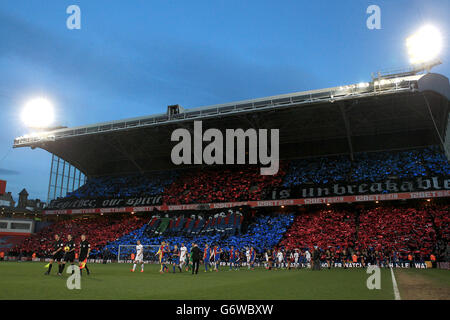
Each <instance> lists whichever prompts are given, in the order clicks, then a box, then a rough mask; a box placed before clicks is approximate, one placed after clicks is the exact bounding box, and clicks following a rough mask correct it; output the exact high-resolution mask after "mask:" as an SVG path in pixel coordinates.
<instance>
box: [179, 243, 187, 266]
mask: <svg viewBox="0 0 450 320" xmlns="http://www.w3.org/2000/svg"><path fill="white" fill-rule="evenodd" d="M186 253H187V248H186V247H185V246H184V243H182V244H181V248H180V268H181V269H183V266H184V265H187V261H186V258H187V256H186Z"/></svg>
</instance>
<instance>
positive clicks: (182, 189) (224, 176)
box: [66, 146, 450, 204]
mask: <svg viewBox="0 0 450 320" xmlns="http://www.w3.org/2000/svg"><path fill="white" fill-rule="evenodd" d="M436 175H437V176H448V175H450V164H449V162H448V161H447V158H446V156H445V155H444V153H443V152H442V151H441V150H440V149H439V147H437V146H430V147H427V148H423V149H417V150H408V151H392V152H371V153H356V154H354V159H353V160H352V161H351V160H350V157H349V156H347V155H342V156H334V157H333V156H330V157H319V158H312V159H301V160H294V161H290V162H283V161H282V162H281V163H280V169H279V171H278V173H277V174H276V175H274V176H271V175H261V174H260V167H259V166H250V165H248V166H240V165H231V166H225V167H223V166H208V167H200V168H192V169H185V170H174V171H166V172H160V173H153V174H149V175H141V174H133V175H125V176H103V177H92V178H90V179H89V180H88V182H87V183H86V184H85V185H83V186H82V187H80V188H79V189H78V190H75V191H73V192H71V193H68V195H67V196H66V198H67V199H85V198H90V199H92V198H122V197H142V196H155V195H163V203H165V204H190V203H212V202H234V201H248V200H264V195H265V194H267V192H270V190H273V189H274V188H277V187H280V186H285V187H292V186H297V185H311V184H316V185H326V184H330V183H345V182H347V183H353V182H381V181H385V180H386V179H388V178H392V177H396V178H414V177H420V176H436ZM383 192H387V190H384V191H383Z"/></svg>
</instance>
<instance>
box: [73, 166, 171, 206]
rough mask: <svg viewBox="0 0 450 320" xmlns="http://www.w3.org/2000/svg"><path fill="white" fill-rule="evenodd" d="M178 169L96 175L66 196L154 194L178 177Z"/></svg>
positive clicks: (160, 191) (96, 196)
mask: <svg viewBox="0 0 450 320" xmlns="http://www.w3.org/2000/svg"><path fill="white" fill-rule="evenodd" d="M176 175H177V173H176V171H167V172H159V173H153V174H152V175H149V176H145V175H140V174H133V175H125V176H103V177H94V178H91V179H89V180H88V182H87V183H86V184H84V185H83V186H81V187H80V188H79V189H77V190H75V191H73V192H70V193H68V194H67V196H66V198H68V199H71V198H78V199H81V198H108V197H132V196H152V195H157V194H160V193H162V192H163V190H164V187H165V186H166V185H169V184H171V183H172V182H173V181H174V179H175V178H176Z"/></svg>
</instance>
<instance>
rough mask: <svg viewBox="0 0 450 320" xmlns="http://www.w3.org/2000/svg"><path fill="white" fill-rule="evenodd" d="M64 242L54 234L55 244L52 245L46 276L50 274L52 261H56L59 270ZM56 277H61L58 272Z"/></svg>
mask: <svg viewBox="0 0 450 320" xmlns="http://www.w3.org/2000/svg"><path fill="white" fill-rule="evenodd" d="M63 248H64V242H63V241H62V240H61V239H60V238H59V235H57V234H55V242H54V243H53V250H54V251H53V253H52V258H51V259H50V263H49V266H48V270H47V272H45V274H46V275H49V274H50V271H52V264H53V262H54V261H56V262H57V263H58V265H59V269H61V260H62V259H63V257H64V250H63ZM58 275H61V273H60V272H58Z"/></svg>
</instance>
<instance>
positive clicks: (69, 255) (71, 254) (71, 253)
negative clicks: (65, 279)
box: [59, 234, 75, 274]
mask: <svg viewBox="0 0 450 320" xmlns="http://www.w3.org/2000/svg"><path fill="white" fill-rule="evenodd" d="M66 247H69V250H68V251H67V252H66V253H65V254H64V259H63V263H62V264H60V265H59V269H60V271H59V273H61V274H62V273H63V271H64V267H65V266H66V262H70V265H73V262H74V261H75V242H74V241H73V240H72V235H70V234H68V235H67V242H66ZM72 273H73V270H72Z"/></svg>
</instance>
